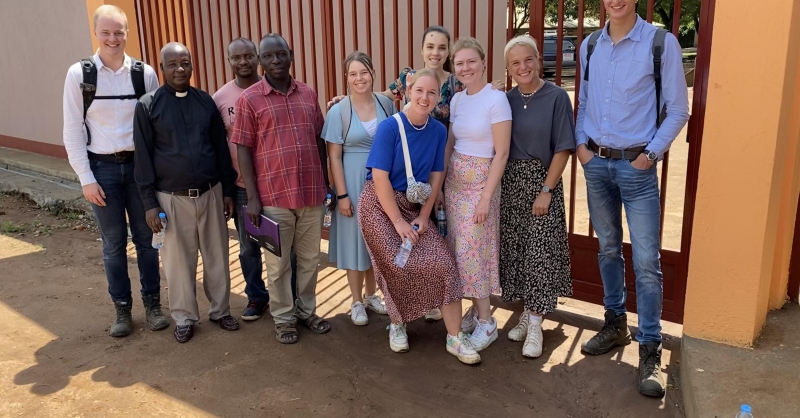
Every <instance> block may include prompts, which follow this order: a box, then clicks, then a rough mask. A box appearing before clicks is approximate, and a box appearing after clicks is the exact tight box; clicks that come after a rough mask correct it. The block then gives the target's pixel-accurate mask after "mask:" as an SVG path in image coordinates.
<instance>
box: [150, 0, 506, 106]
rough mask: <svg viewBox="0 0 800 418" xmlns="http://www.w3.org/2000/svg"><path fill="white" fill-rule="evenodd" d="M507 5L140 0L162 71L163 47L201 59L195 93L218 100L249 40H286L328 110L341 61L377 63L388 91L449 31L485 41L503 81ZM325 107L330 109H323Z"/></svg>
mask: <svg viewBox="0 0 800 418" xmlns="http://www.w3.org/2000/svg"><path fill="white" fill-rule="evenodd" d="M507 6H508V2H507V1H505V0H500V1H478V0H448V1H445V0H438V1H436V0H433V1H431V0H329V1H317V0H138V1H137V8H138V14H139V16H138V18H139V22H140V23H141V24H140V28H141V29H140V31H141V40H142V51H143V53H142V55H143V56H144V59H145V60H146V61H147V62H148V63H151V64H155V65H157V63H158V54H159V51H160V50H161V47H162V46H163V45H165V44H166V43H168V42H171V41H178V42H182V43H184V44H185V45H186V46H187V47H188V48H189V50H190V51H192V54H193V56H194V61H195V73H194V76H193V83H194V85H195V86H196V87H198V88H201V89H203V90H206V91H208V92H210V93H213V92H214V91H216V89H218V88H219V87H220V86H222V85H223V84H225V82H227V81H228V80H230V79H232V78H233V72H232V71H231V69H230V66H229V65H228V63H227V53H226V48H227V46H228V43H230V41H231V40H232V39H235V38H238V37H246V38H250V39H252V40H253V41H254V42H255V43H256V44H258V41H259V40H260V39H261V37H262V36H264V35H266V34H268V33H270V32H275V33H278V34H281V35H282V36H283V37H284V38H286V41H287V42H288V43H289V46H290V48H292V49H293V51H294V54H295V61H294V65H293V67H292V75H293V76H294V77H295V78H296V79H298V80H300V81H303V82H305V83H307V84H309V85H310V86H311V87H312V88H314V89H315V90H316V91H317V92H318V93H319V95H320V102H321V103H322V104H324V102H326V101H327V100H328V98H330V97H332V96H335V95H337V94H342V93H343V92H344V91H345V87H344V71H343V70H342V62H343V61H344V58H345V57H346V56H347V55H348V54H349V53H350V52H352V51H355V50H360V51H363V52H366V53H368V54H369V55H370V56H371V57H372V59H373V62H374V63H375V66H376V71H377V73H378V75H377V77H376V87H378V88H381V89H385V88H386V87H387V86H388V85H389V83H391V82H392V81H394V79H395V78H396V77H397V74H398V73H399V70H400V69H401V68H403V67H406V66H411V67H412V68H421V67H422V56H421V54H420V48H421V45H422V33H423V31H424V30H425V28H426V27H428V26H429V25H442V26H444V27H446V28H448V29H449V30H450V31H451V35H452V36H453V41H455V39H457V38H458V37H459V36H474V37H476V38H478V40H480V41H481V43H482V44H483V46H484V48H485V49H486V52H487V56H488V57H492V58H493V59H490V62H489V63H488V64H489V68H488V70H487V76H488V77H489V79H490V80H491V79H496V78H501V77H504V75H505V66H504V63H503V60H502V55H501V54H502V49H503V46H504V45H505V42H506V40H507V33H508V32H507V19H508V8H507ZM323 108H324V106H323Z"/></svg>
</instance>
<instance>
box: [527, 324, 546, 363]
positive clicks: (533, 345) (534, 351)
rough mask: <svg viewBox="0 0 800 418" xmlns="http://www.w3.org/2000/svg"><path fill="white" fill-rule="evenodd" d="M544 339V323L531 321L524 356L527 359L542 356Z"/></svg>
mask: <svg viewBox="0 0 800 418" xmlns="http://www.w3.org/2000/svg"><path fill="white" fill-rule="evenodd" d="M542 340H544V337H543V336H542V322H541V321H531V323H530V325H529V326H528V335H527V337H526V338H525V344H523V345H522V355H523V356H525V357H531V358H536V357H539V356H541V355H542V348H543V347H542V346H543V345H544V344H543V343H542Z"/></svg>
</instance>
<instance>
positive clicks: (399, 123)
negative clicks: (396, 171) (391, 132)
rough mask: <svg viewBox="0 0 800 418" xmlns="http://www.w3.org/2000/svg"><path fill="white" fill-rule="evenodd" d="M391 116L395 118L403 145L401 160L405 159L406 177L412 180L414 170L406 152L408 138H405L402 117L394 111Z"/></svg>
mask: <svg viewBox="0 0 800 418" xmlns="http://www.w3.org/2000/svg"><path fill="white" fill-rule="evenodd" d="M392 117H393V118H395V120H397V126H398V127H399V128H400V142H401V143H402V145H403V160H405V163H406V178H407V179H410V180H414V170H413V169H412V168H411V156H410V155H409V153H408V140H407V139H406V128H405V126H403V118H402V117H400V113H395V114H394V115H392ZM414 181H416V180H414Z"/></svg>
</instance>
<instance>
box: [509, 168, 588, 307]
mask: <svg viewBox="0 0 800 418" xmlns="http://www.w3.org/2000/svg"><path fill="white" fill-rule="evenodd" d="M546 176H547V169H546V168H545V167H544V165H542V163H541V161H539V160H512V159H509V160H508V163H507V164H506V171H505V173H504V174H503V181H502V183H501V184H502V187H503V189H502V203H501V206H500V230H501V237H502V238H501V243H500V248H501V251H500V285H501V287H502V288H503V300H505V301H506V302H509V301H512V300H516V299H524V300H525V309H526V310H531V311H534V312H537V313H540V314H543V315H544V314H548V313H550V312H553V311H554V310H555V309H556V305H557V303H558V298H559V297H561V296H572V275H571V274H572V272H571V267H570V260H569V244H568V242H567V222H566V214H565V209H564V185H563V183H562V182H561V180H560V179H559V181H558V185H557V186H556V187H555V189H554V190H553V191H552V194H553V198H552V201H551V203H550V210H549V211H548V212H547V214H546V215H544V216H535V215H533V202H534V200H536V197H537V196H538V195H539V192H540V190H541V187H542V184H544V180H545V177H546Z"/></svg>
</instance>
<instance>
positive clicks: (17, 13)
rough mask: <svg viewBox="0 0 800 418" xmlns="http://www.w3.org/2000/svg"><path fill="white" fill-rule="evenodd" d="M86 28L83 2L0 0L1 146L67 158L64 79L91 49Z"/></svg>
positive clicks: (69, 0) (75, 0) (73, 0)
mask: <svg viewBox="0 0 800 418" xmlns="http://www.w3.org/2000/svg"><path fill="white" fill-rule="evenodd" d="M88 27H89V21H88V17H87V13H86V1H85V0H59V1H52V0H25V1H0V40H2V41H0V56H2V57H3V59H2V60H0V74H2V77H0V146H7V147H14V148H27V149H29V150H32V151H36V152H40V153H43V154H49V155H57V156H62V157H64V156H66V153H65V152H64V149H63V146H62V144H63V142H62V138H61V132H62V120H63V117H62V110H61V101H62V96H63V92H64V78H65V77H66V72H67V68H69V66H70V65H71V64H73V63H75V62H77V61H78V60H79V59H80V58H82V57H85V56H88V55H90V54H91V53H92V41H91V37H90V32H89V30H87V28H88ZM31 141H33V142H31Z"/></svg>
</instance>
